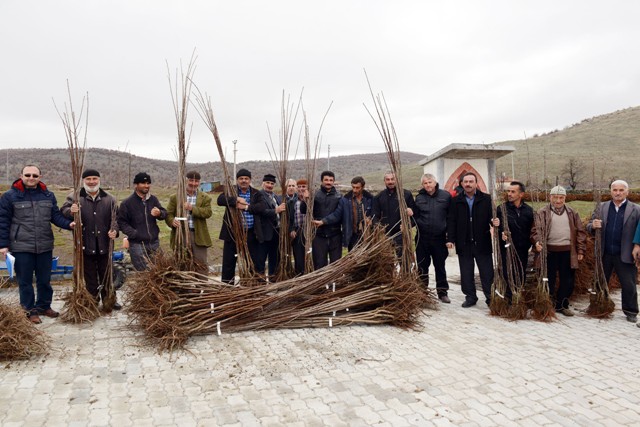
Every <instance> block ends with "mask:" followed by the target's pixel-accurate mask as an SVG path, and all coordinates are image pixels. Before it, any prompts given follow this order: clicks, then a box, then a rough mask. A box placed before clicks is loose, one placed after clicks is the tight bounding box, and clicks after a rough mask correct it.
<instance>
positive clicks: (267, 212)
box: [256, 173, 286, 281]
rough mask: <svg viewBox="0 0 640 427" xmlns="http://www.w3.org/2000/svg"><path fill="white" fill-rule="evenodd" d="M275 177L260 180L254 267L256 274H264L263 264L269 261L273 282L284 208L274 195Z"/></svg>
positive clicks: (277, 260) (280, 199) (270, 275)
mask: <svg viewBox="0 0 640 427" xmlns="http://www.w3.org/2000/svg"><path fill="white" fill-rule="evenodd" d="M275 185H276V177H275V176H274V175H272V174H270V173H268V174H266V175H265V176H264V177H263V178H262V190H261V191H260V192H261V193H262V194H261V195H262V197H263V198H264V205H263V206H264V209H263V210H261V211H260V212H258V215H260V216H261V217H262V218H261V226H262V241H261V242H260V260H259V262H258V265H256V272H258V273H260V274H264V272H265V263H266V262H267V261H269V277H270V278H271V281H273V277H274V276H275V274H276V269H277V267H278V264H279V263H280V252H279V251H278V249H279V245H280V214H281V213H282V212H284V211H285V209H286V206H285V204H284V203H283V202H282V197H280V196H279V195H277V194H275V193H274V192H273V189H274V187H275Z"/></svg>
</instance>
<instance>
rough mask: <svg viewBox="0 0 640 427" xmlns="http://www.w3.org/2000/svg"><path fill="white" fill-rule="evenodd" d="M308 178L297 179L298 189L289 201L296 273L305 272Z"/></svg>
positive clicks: (290, 229)
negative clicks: (305, 206) (305, 209)
mask: <svg viewBox="0 0 640 427" xmlns="http://www.w3.org/2000/svg"><path fill="white" fill-rule="evenodd" d="M307 186H308V183H307V180H306V179H299V180H297V181H296V187H297V191H296V193H295V195H294V197H293V198H291V200H289V201H287V214H288V215H289V237H291V247H292V248H291V251H292V252H293V270H294V271H295V272H296V275H297V276H299V275H301V274H304V253H305V250H304V246H305V238H304V221H305V214H304V212H303V208H302V206H303V205H306V200H307V199H308V198H309V191H308V190H307Z"/></svg>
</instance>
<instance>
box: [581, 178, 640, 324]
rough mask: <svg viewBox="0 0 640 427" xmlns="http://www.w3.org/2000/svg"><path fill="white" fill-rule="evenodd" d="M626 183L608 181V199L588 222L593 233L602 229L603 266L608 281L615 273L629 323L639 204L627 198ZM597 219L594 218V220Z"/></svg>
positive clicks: (633, 310)
mask: <svg viewBox="0 0 640 427" xmlns="http://www.w3.org/2000/svg"><path fill="white" fill-rule="evenodd" d="M628 195H629V184H627V183H626V182H625V181H623V180H617V181H613V182H612V183H611V200H610V201H607V202H604V203H601V204H600V205H599V206H598V208H597V210H596V212H594V213H593V216H592V218H591V221H589V224H587V231H589V232H590V233H592V234H594V233H595V230H597V229H602V266H603V267H604V275H605V278H606V279H607V282H608V281H609V278H610V277H611V273H612V272H613V271H615V272H616V275H617V276H618V278H619V279H620V285H621V287H622V311H623V312H624V314H625V315H626V316H627V320H628V321H629V322H633V323H636V322H637V320H638V317H637V316H638V292H637V289H636V284H637V276H638V269H637V268H636V265H635V263H634V259H633V256H632V252H633V236H634V233H635V231H636V228H637V227H638V221H640V207H639V206H638V205H636V204H635V203H632V202H630V201H629V200H627V196H628ZM596 218H597V219H596Z"/></svg>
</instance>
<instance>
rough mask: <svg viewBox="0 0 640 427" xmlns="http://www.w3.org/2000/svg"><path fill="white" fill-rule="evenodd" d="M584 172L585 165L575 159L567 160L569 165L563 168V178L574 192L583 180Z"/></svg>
mask: <svg viewBox="0 0 640 427" xmlns="http://www.w3.org/2000/svg"><path fill="white" fill-rule="evenodd" d="M584 170H585V169H584V165H583V164H582V163H581V162H580V161H578V160H576V159H575V158H573V157H571V158H570V159H569V160H567V163H566V164H565V165H564V167H563V168H562V171H561V173H562V176H563V177H564V178H565V179H566V181H567V184H569V187H571V189H572V190H575V189H576V187H577V186H578V184H579V183H580V181H581V180H582V176H583V172H584Z"/></svg>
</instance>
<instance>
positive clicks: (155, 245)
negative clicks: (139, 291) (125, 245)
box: [129, 240, 160, 271]
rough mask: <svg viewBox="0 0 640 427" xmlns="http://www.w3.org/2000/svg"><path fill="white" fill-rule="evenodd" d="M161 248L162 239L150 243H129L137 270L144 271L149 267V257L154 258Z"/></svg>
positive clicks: (132, 260)
mask: <svg viewBox="0 0 640 427" xmlns="http://www.w3.org/2000/svg"><path fill="white" fill-rule="evenodd" d="M159 248H160V241H159V240H156V241H155V242H150V243H144V242H142V243H133V242H130V243H129V255H131V263H132V264H133V268H135V269H136V271H144V270H147V269H148V265H147V264H148V263H147V261H149V259H151V258H153V256H154V255H155V253H156V252H157V251H158V249H159Z"/></svg>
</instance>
